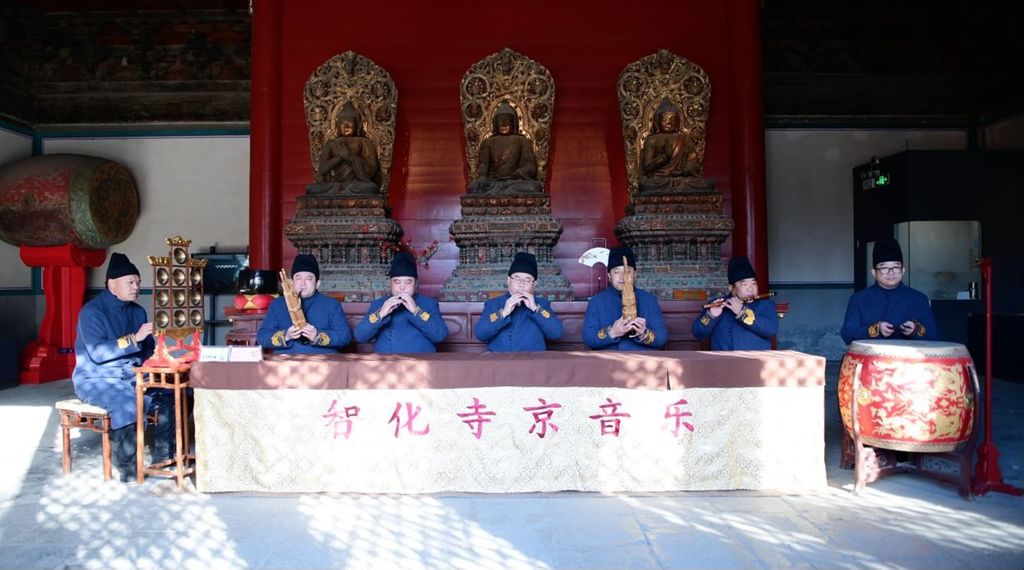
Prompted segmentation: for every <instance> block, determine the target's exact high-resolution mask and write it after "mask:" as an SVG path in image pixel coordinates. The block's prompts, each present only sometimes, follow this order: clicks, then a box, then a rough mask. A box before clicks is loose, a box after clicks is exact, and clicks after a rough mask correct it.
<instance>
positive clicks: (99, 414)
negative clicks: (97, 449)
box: [54, 398, 110, 481]
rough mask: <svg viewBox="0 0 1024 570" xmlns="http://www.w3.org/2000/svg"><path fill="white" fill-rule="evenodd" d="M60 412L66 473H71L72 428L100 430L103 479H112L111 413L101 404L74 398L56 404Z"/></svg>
mask: <svg viewBox="0 0 1024 570" xmlns="http://www.w3.org/2000/svg"><path fill="white" fill-rule="evenodd" d="M54 406H55V407H56V408H57V411H58V412H60V429H61V432H62V435H63V439H64V474H65V475H67V474H68V473H71V428H82V429H90V430H92V431H95V432H99V434H100V437H101V438H102V439H103V479H104V480H107V481H109V480H110V413H109V412H107V411H106V410H104V409H103V408H101V407H99V406H93V405H91V404H86V403H85V402H83V401H81V400H79V399H77V398H72V399H70V400H61V401H59V402H57V403H56V404H54Z"/></svg>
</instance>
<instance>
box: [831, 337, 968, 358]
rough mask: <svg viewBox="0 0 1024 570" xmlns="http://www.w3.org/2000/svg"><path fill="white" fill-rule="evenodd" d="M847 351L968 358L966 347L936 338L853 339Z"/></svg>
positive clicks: (880, 354) (903, 356) (882, 354)
mask: <svg viewBox="0 0 1024 570" xmlns="http://www.w3.org/2000/svg"><path fill="white" fill-rule="evenodd" d="M846 352H847V353H852V354H863V355H866V356H892V357H896V358H965V357H966V358H970V356H971V353H970V352H968V351H967V347H966V346H964V345H962V344H959V343H956V342H941V341H937V340H878V339H874V340H855V341H853V342H851V343H850V346H849V347H847V349H846Z"/></svg>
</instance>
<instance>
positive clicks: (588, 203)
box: [253, 0, 767, 298]
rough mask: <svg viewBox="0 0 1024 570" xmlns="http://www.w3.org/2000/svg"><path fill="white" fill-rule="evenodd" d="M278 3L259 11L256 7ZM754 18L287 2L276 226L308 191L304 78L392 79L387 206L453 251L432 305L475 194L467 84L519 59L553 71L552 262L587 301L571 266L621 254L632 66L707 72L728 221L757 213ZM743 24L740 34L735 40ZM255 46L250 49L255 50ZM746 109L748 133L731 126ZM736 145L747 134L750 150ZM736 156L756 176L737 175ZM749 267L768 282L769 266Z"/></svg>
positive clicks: (745, 0)
mask: <svg viewBox="0 0 1024 570" xmlns="http://www.w3.org/2000/svg"><path fill="white" fill-rule="evenodd" d="M274 1H275V0H263V2H260V3H257V4H256V8H257V9H258V8H259V5H260V4H261V3H264V2H274ZM758 10H759V9H758V6H757V2H756V1H754V0H731V1H729V2H716V3H712V2H703V1H698V0H676V1H672V2H667V1H657V0H639V1H634V2H629V3H620V2H568V1H566V2H550V1H543V0H526V1H520V2H492V3H487V2H465V1H452V2H422V1H416V0H389V1H388V2H359V3H355V2H345V3H339V2H335V1H333V0H304V1H303V2H288V3H283V5H282V6H281V14H282V20H281V31H280V34H281V38H280V39H281V43H280V50H281V52H280V53H281V60H280V61H281V62H282V63H281V67H282V69H281V113H280V116H281V125H280V126H281V128H280V143H281V144H280V153H281V157H280V169H281V172H280V184H281V186H280V190H281V192H280V196H281V207H280V208H279V209H278V210H277V211H278V212H279V213H280V216H281V219H280V220H279V222H280V223H282V224H283V223H284V222H287V221H288V220H290V219H291V218H292V217H293V216H294V213H295V204H296V202H295V200H296V198H297V197H298V196H301V195H302V194H303V193H304V191H305V185H306V184H307V183H309V182H311V181H312V177H313V173H312V166H311V165H310V160H309V148H308V145H309V141H308V137H307V130H306V124H305V117H304V114H303V107H302V92H303V88H304V86H305V83H306V80H307V79H308V77H309V74H310V73H312V71H313V70H314V69H315V68H316V67H317V66H319V65H320V64H321V63H323V62H324V61H326V60H327V59H329V58H331V57H332V56H334V55H336V54H339V53H343V52H345V51H348V50H352V51H355V52H357V53H360V54H362V55H364V56H366V57H368V58H370V59H371V60H373V61H374V62H376V63H377V64H378V65H380V66H381V67H383V68H385V69H386V70H387V71H388V72H389V73H390V74H391V76H392V78H393V79H394V81H395V84H396V86H397V88H398V119H397V127H396V128H397V132H396V135H397V136H396V147H395V149H394V163H393V166H392V176H391V187H390V190H389V203H390V206H391V208H392V216H393V217H394V218H395V219H396V220H397V221H398V222H399V223H400V224H401V225H402V227H403V228H404V229H405V235H406V237H411V238H412V239H413V241H414V245H417V246H420V247H422V246H424V245H426V244H428V243H429V242H430V241H431V240H435V239H436V240H438V241H440V242H441V243H442V246H441V248H440V249H439V250H438V252H437V253H436V254H435V255H434V257H433V259H432V260H431V262H430V269H429V270H427V271H422V272H421V273H420V277H421V288H422V291H423V292H425V293H427V294H429V295H437V293H438V292H439V291H440V288H441V285H442V284H443V283H444V281H445V279H447V278H448V276H449V275H450V274H451V272H452V270H453V269H454V268H455V265H456V262H457V259H458V250H457V248H456V246H455V243H454V242H451V241H448V238H449V234H448V227H449V225H450V224H451V222H452V221H453V220H455V219H458V218H459V217H460V216H461V214H460V208H459V197H460V196H461V195H462V194H463V193H465V191H466V186H467V184H468V179H467V176H468V174H467V170H466V161H465V140H464V138H463V135H462V120H461V114H460V104H459V89H458V87H459V82H460V81H461V79H462V75H463V74H464V73H465V71H466V69H468V68H469V66H470V65H472V64H473V63H475V62H476V61H478V60H480V59H482V58H483V57H486V56H488V55H490V54H492V53H494V52H496V51H498V50H500V49H502V48H504V47H509V48H511V49H513V50H515V51H518V52H519V53H522V54H523V55H525V56H527V57H530V58H532V59H534V60H535V61H537V62H539V63H541V64H542V65H544V66H546V67H547V68H548V69H549V70H550V71H551V74H552V76H553V77H554V80H555V85H556V96H555V114H554V123H553V129H552V147H551V148H552V150H551V158H550V162H549V165H548V188H547V191H548V192H549V193H550V195H551V204H552V213H553V215H554V216H555V217H557V218H558V219H559V220H561V222H562V224H563V225H564V228H565V229H564V232H563V234H562V237H561V239H560V241H559V243H558V246H557V248H556V249H555V254H556V257H557V260H558V263H559V265H560V266H561V268H562V271H563V272H564V273H565V274H566V275H567V276H568V277H569V279H570V281H571V282H572V283H573V289H574V292H575V294H576V295H577V296H578V297H581V298H585V297H586V296H587V295H588V294H589V292H590V291H589V290H590V269H589V268H587V267H584V266H582V265H580V264H578V263H576V258H577V257H578V256H579V255H580V253H582V252H583V251H584V250H586V249H588V248H590V247H591V240H592V239H593V238H606V239H607V240H608V243H609V245H614V244H615V243H616V240H615V234H614V227H615V223H616V222H617V221H618V220H619V219H620V218H622V217H623V216H624V208H625V205H626V202H627V192H626V174H625V163H624V160H625V159H624V155H623V152H624V151H623V144H622V136H621V129H620V123H619V114H618V99H617V96H616V92H615V83H616V81H617V80H618V76H619V73H620V72H621V71H622V69H623V68H624V67H625V66H626V65H628V64H629V63H631V62H633V61H636V60H637V59H639V58H642V57H644V56H647V55H650V54H652V53H655V52H656V51H658V50H659V49H668V50H670V51H672V52H674V53H676V54H677V55H679V56H682V57H685V58H687V59H689V60H691V61H693V62H694V63H696V64H698V65H700V66H701V67H703V68H704V70H705V71H706V72H707V73H708V75H709V77H710V79H711V90H712V91H711V115H710V119H709V121H708V138H707V152H706V157H705V161H704V175H705V176H708V177H711V178H713V179H714V180H715V181H716V182H717V185H718V188H719V190H721V191H722V193H723V195H724V197H725V207H726V212H727V213H731V212H732V210H733V209H734V207H733V204H734V203H736V201H737V200H740V201H741V202H742V204H743V208H742V209H743V210H744V211H749V208H748V207H747V203H748V202H749V200H748V196H747V195H746V194H745V195H742V196H739V197H737V196H733V195H732V192H733V187H734V186H736V187H739V186H742V187H743V190H742V191H743V192H744V193H750V192H753V193H755V194H756V193H760V195H761V196H762V200H761V202H762V203H763V191H764V190H763V186H764V181H763V155H762V156H761V157H760V159H759V160H760V161H761V162H760V164H756V162H757V160H758V159H757V157H755V159H753V162H754V163H751V158H750V152H751V150H750V149H751V148H754V151H755V153H756V148H757V147H756V144H754V145H753V146H752V145H751V144H750V143H743V141H749V140H750V139H751V138H754V139H755V140H757V139H762V140H763V126H762V123H761V117H760V116H753V117H751V116H750V115H751V114H752V113H750V112H749V109H751V106H749V105H747V106H744V105H738V104H737V101H734V100H732V99H731V97H733V96H732V95H730V94H731V93H733V92H734V90H733V88H732V85H733V84H734V83H736V82H737V81H742V82H743V83H744V85H743V89H742V91H743V94H742V96H743V97H744V98H749V97H754V98H756V99H757V105H759V104H760V96H761V91H760V77H752V78H746V77H745V76H744V75H743V74H744V73H745V70H747V69H751V70H753V71H751V73H757V72H759V70H760V67H759V64H757V63H756V62H754V63H755V64H754V65H751V64H750V62H746V63H743V62H739V63H740V65H737V61H736V59H737V58H751V57H755V58H756V57H760V56H759V53H758V51H757V45H758V44H759V40H758V38H757V26H756V22H757V21H758ZM254 17H255V18H258V17H259V15H258V14H255V15H254ZM733 21H742V22H744V24H743V26H741V27H739V28H737V27H736V26H734V25H732V24H731V23H730V22H733ZM751 22H753V23H754V25H753V26H751ZM731 26H732V27H731ZM738 36H741V37H738ZM260 41H261V38H259V37H254V43H259V42H260ZM737 47H739V49H737ZM254 81H256V78H254ZM739 103H742V101H740V102H739ZM737 109H738V110H739V112H740V114H741V115H742V117H740V120H736V119H735V118H734V116H733V115H736V114H737ZM253 120H254V121H256V120H257V118H256V117H254V119H253ZM737 132H740V133H743V139H742V140H740V142H741V144H737V140H739V139H735V138H734V137H735V133H737ZM253 136H254V139H255V136H256V135H255V129H254V135H253ZM253 144H254V145H258V144H259V141H257V140H253ZM762 153H763V151H762ZM733 155H737V156H739V158H741V159H742V160H744V161H746V162H747V163H748V164H747V165H746V166H745V167H743V168H737V167H736V165H735V164H733V162H734V158H735V157H734V156H733ZM751 170H753V171H754V172H753V174H749V172H750V171H751ZM737 175H739V176H743V177H745V178H744V180H743V181H742V184H741V185H737V184H735V181H734V177H735V176H737ZM756 207H757V206H756V203H755V209H756ZM761 207H763V206H761ZM761 214H763V212H761ZM758 215H760V214H758V213H757V212H753V213H752V214H749V215H747V216H745V217H744V224H742V225H741V226H740V227H738V228H737V232H736V233H735V234H734V236H733V238H732V239H731V240H730V241H729V242H726V248H725V253H726V254H731V253H732V252H734V251H735V252H736V253H745V254H749V255H752V256H755V257H757V256H758V255H757V251H756V249H757V248H756V245H757V244H758V243H761V244H763V243H764V237H763V234H764V233H765V231H764V228H763V227H758V226H757V221H758V220H759V218H758ZM761 217H762V218H763V215H762V216H761ZM277 221H278V220H275V222H277ZM278 227H280V226H278ZM268 239H274V238H273V236H271V237H269V238H268ZM280 240H281V245H282V254H281V256H282V258H283V259H281V260H280V261H281V265H282V266H284V267H288V266H290V264H291V260H292V258H294V256H295V253H296V252H295V249H294V247H292V245H291V243H290V242H288V240H287V239H286V238H285V237H284V236H283V235H281V236H280ZM275 261H277V260H270V264H271V265H272V266H273V262H275ZM754 261H755V264H756V265H757V266H758V269H759V274H761V275H763V279H764V280H765V281H767V268H766V267H765V265H766V260H760V259H755V260H754ZM762 267H764V268H763V269H762Z"/></svg>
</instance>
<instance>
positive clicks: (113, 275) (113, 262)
mask: <svg viewBox="0 0 1024 570" xmlns="http://www.w3.org/2000/svg"><path fill="white" fill-rule="evenodd" d="M125 275H139V268H138V267H135V266H134V265H133V264H132V262H131V261H129V260H128V256H127V255H125V254H123V253H111V254H110V262H109V263H107V279H117V278H118V277H124V276H125ZM140 277H141V275H140Z"/></svg>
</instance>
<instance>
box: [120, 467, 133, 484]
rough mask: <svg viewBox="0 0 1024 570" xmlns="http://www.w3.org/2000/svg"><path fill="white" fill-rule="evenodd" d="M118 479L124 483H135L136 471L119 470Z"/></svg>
mask: <svg viewBox="0 0 1024 570" xmlns="http://www.w3.org/2000/svg"><path fill="white" fill-rule="evenodd" d="M117 472H118V478H119V479H120V480H121V482H122V483H134V482H135V481H136V477H135V470H134V469H131V470H129V469H118V470H117Z"/></svg>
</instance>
